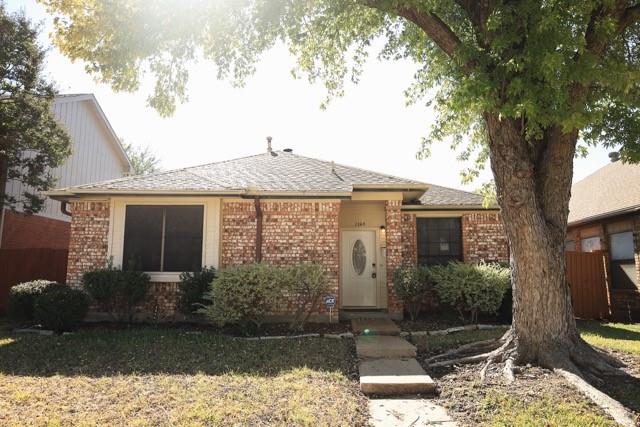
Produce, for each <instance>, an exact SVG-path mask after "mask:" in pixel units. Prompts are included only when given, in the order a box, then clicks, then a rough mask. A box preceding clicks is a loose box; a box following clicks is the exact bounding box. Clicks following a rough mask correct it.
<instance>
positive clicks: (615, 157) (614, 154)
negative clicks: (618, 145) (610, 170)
mask: <svg viewBox="0 0 640 427" xmlns="http://www.w3.org/2000/svg"><path fill="white" fill-rule="evenodd" d="M609 160H611V163H614V162H617V161H618V160H620V153H619V152H618V151H612V152H611V153H609Z"/></svg>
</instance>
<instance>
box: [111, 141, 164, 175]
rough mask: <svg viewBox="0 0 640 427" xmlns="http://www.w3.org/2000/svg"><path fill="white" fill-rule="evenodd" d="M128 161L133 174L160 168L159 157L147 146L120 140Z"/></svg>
mask: <svg viewBox="0 0 640 427" xmlns="http://www.w3.org/2000/svg"><path fill="white" fill-rule="evenodd" d="M120 143H121V144H122V148H124V151H125V153H127V157H129V162H131V172H132V173H134V174H135V175H146V174H149V173H153V172H157V171H159V170H160V167H159V165H160V159H159V158H158V157H157V156H156V154H155V153H154V152H153V151H151V148H149V147H140V146H136V145H133V144H131V143H126V142H124V141H123V140H120Z"/></svg>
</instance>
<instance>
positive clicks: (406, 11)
mask: <svg viewBox="0 0 640 427" xmlns="http://www.w3.org/2000/svg"><path fill="white" fill-rule="evenodd" d="M362 3H363V4H364V5H365V6H368V7H371V8H373V9H377V10H380V11H382V12H395V13H396V14H397V15H398V16H401V17H403V18H405V19H407V20H408V21H411V22H413V23H414V24H416V25H417V26H418V27H420V28H421V29H422V30H423V31H424V32H425V33H426V34H427V35H428V36H429V38H431V40H433V42H434V43H435V44H436V45H437V46H438V47H439V48H440V49H442V50H443V51H444V52H445V53H446V54H447V55H448V56H449V57H450V58H452V59H454V58H455V54H456V50H457V49H458V48H459V47H460V45H461V44H462V43H461V41H460V39H459V38H458V36H457V35H456V34H455V33H454V32H453V30H452V29H451V28H450V27H449V26H448V25H447V24H446V23H445V22H444V21H443V20H442V19H440V17H439V16H438V15H436V14H434V13H432V12H430V11H428V10H419V9H418V8H417V7H415V6H408V5H398V6H396V7H394V8H393V9H389V8H388V7H387V4H388V2H385V1H384V0H362Z"/></svg>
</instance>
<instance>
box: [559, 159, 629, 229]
mask: <svg viewBox="0 0 640 427" xmlns="http://www.w3.org/2000/svg"><path fill="white" fill-rule="evenodd" d="M639 208H640V165H633V164H627V163H623V162H622V161H617V162H613V163H609V164H608V165H606V166H605V167H603V168H601V169H598V170H597V171H595V172H594V173H592V174H591V175H589V176H588V177H586V178H584V179H583V180H581V181H579V182H577V183H575V184H574V185H573V187H571V200H570V201H569V224H571V223H576V222H582V221H586V220H588V219H595V218H597V217H605V216H611V215H615V214H617V213H623V212H625V211H628V210H633V209H639Z"/></svg>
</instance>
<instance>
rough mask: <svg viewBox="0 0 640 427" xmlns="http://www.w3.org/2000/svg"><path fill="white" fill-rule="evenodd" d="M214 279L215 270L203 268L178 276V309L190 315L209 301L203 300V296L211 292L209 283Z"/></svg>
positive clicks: (208, 303)
mask: <svg viewBox="0 0 640 427" xmlns="http://www.w3.org/2000/svg"><path fill="white" fill-rule="evenodd" d="M215 277H216V269H215V268H213V267H204V268H203V269H202V270H200V271H196V272H193V273H191V272H184V273H182V274H180V301H179V304H178V308H179V309H180V311H181V312H182V313H184V314H192V313H193V312H194V311H196V310H198V309H199V308H202V307H204V306H207V305H210V304H211V301H210V300H207V299H205V298H204V294H205V293H207V292H209V291H210V290H211V282H213V279H215Z"/></svg>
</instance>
